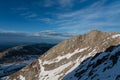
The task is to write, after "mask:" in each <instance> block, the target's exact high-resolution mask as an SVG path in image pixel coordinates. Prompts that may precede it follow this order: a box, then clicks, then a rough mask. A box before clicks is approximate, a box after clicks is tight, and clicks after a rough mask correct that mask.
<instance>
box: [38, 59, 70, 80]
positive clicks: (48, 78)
mask: <svg viewBox="0 0 120 80" xmlns="http://www.w3.org/2000/svg"><path fill="white" fill-rule="evenodd" d="M71 64H72V62H69V63H67V64H64V65H62V66H60V67H58V68H56V69H53V70H49V71H45V70H44V67H43V66H42V61H41V60H40V59H39V65H40V68H41V69H40V74H39V80H58V78H59V77H60V76H63V75H64V74H63V73H61V72H62V71H63V70H64V69H66V68H67V67H68V66H70V65H71Z"/></svg>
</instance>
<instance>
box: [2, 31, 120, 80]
mask: <svg viewBox="0 0 120 80" xmlns="http://www.w3.org/2000/svg"><path fill="white" fill-rule="evenodd" d="M119 44H120V33H117V32H113V33H107V32H101V31H97V30H93V31H90V32H89V33H86V34H84V35H79V36H76V37H73V38H71V39H68V40H65V41H63V42H61V43H60V44H58V45H56V46H54V47H53V48H51V49H50V50H48V51H47V52H45V53H44V54H42V55H41V56H40V57H39V58H38V59H37V60H35V61H34V62H32V63H31V64H29V65H27V66H26V67H24V68H22V69H21V70H19V71H17V72H15V73H13V74H11V75H8V76H6V77H3V78H1V80H120V70H119V66H120V45H119Z"/></svg>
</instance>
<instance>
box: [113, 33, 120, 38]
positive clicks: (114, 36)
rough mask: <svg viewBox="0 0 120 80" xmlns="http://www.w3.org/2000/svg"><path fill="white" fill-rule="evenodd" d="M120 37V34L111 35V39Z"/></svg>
mask: <svg viewBox="0 0 120 80" xmlns="http://www.w3.org/2000/svg"><path fill="white" fill-rule="evenodd" d="M117 37H120V34H116V35H113V36H112V38H117Z"/></svg>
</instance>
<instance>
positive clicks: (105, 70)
mask: <svg viewBox="0 0 120 80" xmlns="http://www.w3.org/2000/svg"><path fill="white" fill-rule="evenodd" d="M119 69H120V45H118V46H111V47H109V48H108V49H107V50H106V51H105V52H101V53H98V54H96V55H95V56H94V57H89V58H87V59H85V60H84V61H83V62H82V63H81V64H80V65H79V66H78V67H77V68H76V69H74V70H73V71H72V72H70V73H68V74H67V75H66V76H64V78H63V79H62V80H120V70H119Z"/></svg>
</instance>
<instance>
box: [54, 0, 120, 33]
mask: <svg viewBox="0 0 120 80" xmlns="http://www.w3.org/2000/svg"><path fill="white" fill-rule="evenodd" d="M104 4H105V1H102V2H101V1H97V2H96V3H94V4H92V5H91V6H88V7H87V8H84V9H81V10H77V11H75V12H69V13H65V14H60V13H59V14H56V17H57V18H56V19H57V20H56V24H57V25H58V26H59V29H60V30H66V31H73V32H77V33H80V32H79V30H84V31H87V30H90V29H101V30H102V29H104V28H107V29H108V31H109V29H110V28H111V27H118V26H120V24H119V23H120V19H119V18H120V15H119V14H120V9H119V8H120V5H119V3H117V2H114V3H111V4H109V5H106V6H104Z"/></svg>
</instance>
